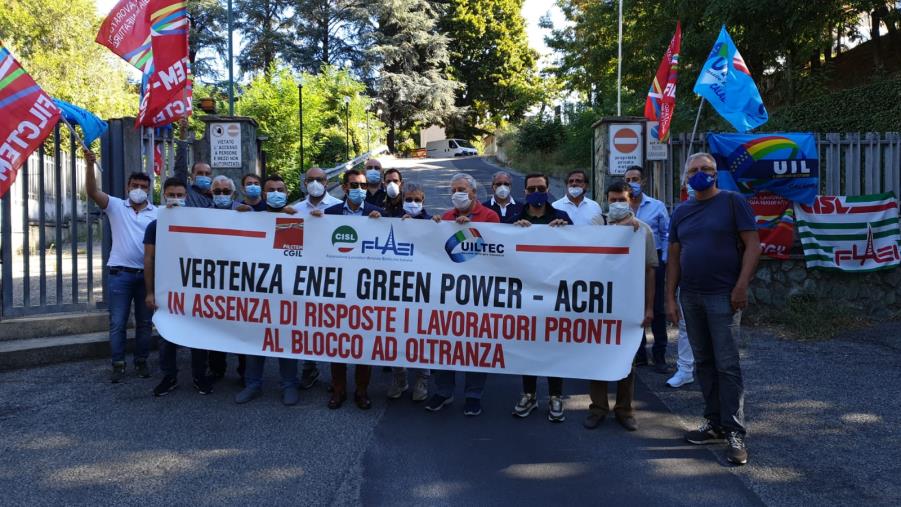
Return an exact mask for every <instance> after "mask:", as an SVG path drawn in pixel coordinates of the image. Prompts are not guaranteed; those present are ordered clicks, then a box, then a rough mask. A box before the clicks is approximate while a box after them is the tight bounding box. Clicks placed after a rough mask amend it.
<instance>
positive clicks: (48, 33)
mask: <svg viewBox="0 0 901 507" xmlns="http://www.w3.org/2000/svg"><path fill="white" fill-rule="evenodd" d="M95 12H96V11H95V8H94V2H93V1H91V0H8V1H7V2H5V3H4V6H3V8H2V9H0V38H2V39H3V43H4V44H5V45H6V47H7V48H9V50H10V51H11V52H12V53H13V54H14V55H15V56H16V59H18V60H19V62H20V63H21V64H22V66H23V67H24V68H25V70H26V71H28V73H29V74H31V76H32V77H33V78H34V80H35V81H36V82H37V83H38V84H39V85H40V86H41V87H42V88H43V89H44V90H45V91H46V92H47V93H49V94H50V95H52V96H54V97H58V98H60V99H63V100H66V101H69V102H72V103H73V104H76V105H79V106H81V107H84V108H85V109H88V110H90V111H91V112H93V113H94V114H96V115H98V116H100V117H102V118H110V117H116V116H125V115H134V114H135V113H136V111H137V108H138V93H137V89H136V86H135V85H132V84H129V83H128V79H127V77H126V76H127V75H126V70H125V69H126V67H127V64H126V63H125V62H124V61H122V60H121V59H119V57H117V56H115V55H113V54H112V53H110V52H109V50H108V49H106V48H105V47H103V46H101V45H99V44H95V43H94V37H95V36H96V35H97V30H98V29H99V28H100V22H101V21H102V19H101V18H100V16H98V15H96V14H95Z"/></svg>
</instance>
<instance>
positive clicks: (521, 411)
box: [513, 393, 538, 417]
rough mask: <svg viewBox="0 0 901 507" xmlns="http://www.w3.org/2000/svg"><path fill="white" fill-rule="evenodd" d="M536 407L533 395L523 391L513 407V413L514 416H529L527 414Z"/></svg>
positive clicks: (536, 403)
mask: <svg viewBox="0 0 901 507" xmlns="http://www.w3.org/2000/svg"><path fill="white" fill-rule="evenodd" d="M536 408H538V400H537V399H536V398H535V395H534V394H531V393H523V394H522V397H521V398H520V399H519V403H517V404H516V405H515V406H514V407H513V415H515V416H516V417H529V414H531V413H532V411H533V410H535V409H536Z"/></svg>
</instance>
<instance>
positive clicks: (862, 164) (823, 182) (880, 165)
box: [648, 132, 901, 207]
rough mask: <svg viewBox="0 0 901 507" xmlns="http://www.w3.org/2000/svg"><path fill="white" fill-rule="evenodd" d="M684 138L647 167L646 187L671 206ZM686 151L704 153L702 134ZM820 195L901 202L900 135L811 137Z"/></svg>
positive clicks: (681, 165)
mask: <svg viewBox="0 0 901 507" xmlns="http://www.w3.org/2000/svg"><path fill="white" fill-rule="evenodd" d="M689 137H690V136H689V135H688V134H679V135H673V136H672V138H671V141H670V145H669V148H668V150H669V156H668V158H667V160H666V161H661V162H648V166H650V168H651V169H652V170H651V171H649V172H650V174H651V175H652V176H651V188H652V189H653V192H654V194H655V195H656V197H657V198H658V199H660V200H662V201H663V202H664V203H666V204H667V206H669V207H672V206H673V205H674V204H675V203H678V202H679V192H680V188H681V175H682V171H683V168H684V166H685V159H686V158H688V155H689V154H690V152H689V145H690V143H689ZM691 151H692V152H698V151H708V146H707V139H706V135H705V134H700V135H699V136H697V137H696V138H695V142H694V143H693V146H692V148H691ZM817 151H818V153H819V159H820V194H822V195H865V194H878V193H883V192H894V193H895V196H896V197H901V134H899V133H897V132H888V133H876V132H867V133H864V134H861V133H858V132H848V133H828V134H817Z"/></svg>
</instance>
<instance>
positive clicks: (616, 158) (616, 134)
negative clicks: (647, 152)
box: [609, 123, 644, 175]
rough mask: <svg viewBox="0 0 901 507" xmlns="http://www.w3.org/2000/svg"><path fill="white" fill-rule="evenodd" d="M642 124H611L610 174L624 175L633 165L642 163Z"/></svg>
mask: <svg viewBox="0 0 901 507" xmlns="http://www.w3.org/2000/svg"><path fill="white" fill-rule="evenodd" d="M642 130H643V129H642V124H639V123H626V124H621V123H614V124H611V125H610V161H609V162H610V163H609V167H610V174H614V175H622V174H625V172H626V169H628V168H629V166H633V165H642V163H643V162H644V157H643V156H642V150H643V143H642V136H641V134H642Z"/></svg>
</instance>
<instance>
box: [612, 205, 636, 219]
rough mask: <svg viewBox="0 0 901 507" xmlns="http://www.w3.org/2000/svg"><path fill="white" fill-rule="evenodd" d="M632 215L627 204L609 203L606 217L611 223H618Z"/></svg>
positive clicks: (630, 208)
mask: <svg viewBox="0 0 901 507" xmlns="http://www.w3.org/2000/svg"><path fill="white" fill-rule="evenodd" d="M631 214H632V207H631V206H629V203H627V202H611V203H610V208H609V210H608V211H607V217H608V218H610V221H611V222H619V221H621V220H623V219H625V218H627V217H628V216H629V215H631Z"/></svg>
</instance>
